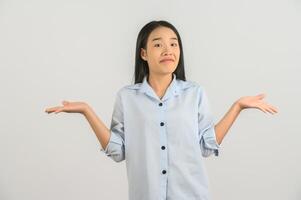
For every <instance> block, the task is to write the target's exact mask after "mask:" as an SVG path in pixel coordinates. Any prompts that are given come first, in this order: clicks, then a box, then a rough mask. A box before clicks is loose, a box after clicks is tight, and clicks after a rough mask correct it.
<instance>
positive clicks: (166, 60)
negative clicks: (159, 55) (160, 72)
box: [160, 58, 174, 62]
mask: <svg viewBox="0 0 301 200" xmlns="http://www.w3.org/2000/svg"><path fill="white" fill-rule="evenodd" d="M160 62H174V60H173V59H171V58H164V59H162V60H160Z"/></svg>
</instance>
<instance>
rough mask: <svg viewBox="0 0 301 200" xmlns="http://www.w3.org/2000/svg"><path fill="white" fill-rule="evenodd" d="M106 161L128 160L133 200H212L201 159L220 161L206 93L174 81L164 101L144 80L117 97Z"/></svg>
mask: <svg viewBox="0 0 301 200" xmlns="http://www.w3.org/2000/svg"><path fill="white" fill-rule="evenodd" d="M110 132H111V136H110V141H109V143H108V145H107V146H106V148H105V149H103V148H101V151H102V152H104V153H105V154H106V155H107V156H109V157H110V158H111V159H113V160H114V161H116V162H121V161H123V160H125V161H126V168H127V177H128V187H129V188H128V194H129V200H167V199H168V200H208V199H209V198H210V196H209V190H208V178H207V174H206V170H205V168H204V163H203V158H204V157H208V156H210V155H211V154H214V155H215V156H218V152H219V147H220V146H219V144H218V143H217V141H216V136H215V130H214V121H213V116H212V114H211V111H210V106H209V102H208V98H207V96H206V93H205V90H204V88H203V87H202V86H201V85H199V84H198V83H196V82H193V81H182V80H180V79H176V75H175V74H173V79H172V82H171V83H170V85H169V86H168V88H167V90H166V92H165V94H164V96H163V97H162V99H160V98H159V97H158V96H157V95H156V93H155V92H154V90H153V89H152V87H151V86H150V85H149V83H148V81H147V79H146V76H145V77H144V79H143V82H142V83H137V84H132V85H127V86H124V87H122V88H121V89H120V90H119V91H118V92H117V97H116V100H115V105H114V110H113V115H112V121H111V127H110Z"/></svg>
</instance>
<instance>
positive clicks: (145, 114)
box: [46, 21, 277, 200]
mask: <svg viewBox="0 0 301 200" xmlns="http://www.w3.org/2000/svg"><path fill="white" fill-rule="evenodd" d="M264 96H265V95H264V94H259V95H257V96H245V97H241V98H239V99H238V100H236V101H235V102H234V103H233V105H232V106H231V108H230V109H229V111H228V112H227V113H226V114H225V116H224V117H223V118H222V119H221V121H220V122H218V123H217V124H216V125H215V124H214V122H213V116H212V114H211V111H210V106H209V102H208V98H207V95H206V92H205V90H204V88H203V87H202V86H201V85H200V84H198V83H196V82H193V81H186V78H185V70H184V57H183V48H182V42H181V38H180V35H179V33H178V31H177V30H176V28H175V27H174V26H173V25H172V24H170V23H168V22H166V21H151V22H149V23H148V24H146V25H145V26H144V27H143V28H142V30H141V31H140V33H139V35H138V38H137V46H136V63H135V84H131V85H126V86H124V87H122V88H121V89H120V90H119V91H118V92H117V97H116V100H115V105H114V110H113V115H112V121H111V127H110V129H108V128H107V127H106V126H105V125H104V124H103V122H102V121H101V120H100V119H99V118H98V117H97V116H96V114H95V113H94V111H93V109H92V108H91V107H90V106H89V105H88V104H87V103H85V102H69V101H63V102H62V104H63V106H57V107H52V108H47V109H46V112H48V113H51V112H54V113H59V112H68V113H81V114H83V115H84V116H85V117H86V119H87V120H88V122H89V124H90V125H91V127H92V129H93V131H94V132H95V134H96V136H97V138H98V140H99V142H100V144H101V146H102V147H103V148H102V149H101V151H103V152H104V153H105V154H106V155H107V156H109V157H110V158H111V159H113V160H114V161H116V162H120V161H123V160H125V161H126V167H127V176H128V185H129V188H128V189H129V190H128V191H129V200H165V199H170V200H183V199H185V200H207V199H209V193H208V179H207V175H206V172H205V169H204V165H203V161H202V159H203V157H208V156H210V155H211V154H214V155H215V156H218V152H219V147H220V144H221V142H222V140H223V138H224V137H225V135H226V133H227V131H228V130H229V128H230V127H231V125H232V124H233V122H234V121H235V119H236V118H237V116H238V115H239V113H240V112H241V111H242V110H243V109H246V108H256V109H260V110H262V111H263V112H265V113H266V112H269V113H272V114H274V113H276V112H277V109H276V108H275V107H274V106H272V105H269V104H267V103H265V102H264V101H263V98H264Z"/></svg>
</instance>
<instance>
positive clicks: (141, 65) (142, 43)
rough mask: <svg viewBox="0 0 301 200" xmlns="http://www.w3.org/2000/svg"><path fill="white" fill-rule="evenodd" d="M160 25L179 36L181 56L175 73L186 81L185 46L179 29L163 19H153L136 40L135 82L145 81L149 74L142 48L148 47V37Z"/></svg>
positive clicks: (178, 77)
mask: <svg viewBox="0 0 301 200" xmlns="http://www.w3.org/2000/svg"><path fill="white" fill-rule="evenodd" d="M158 27H167V28H170V29H171V30H173V32H174V33H175V34H176V35H177V37H178V43H179V46H180V58H179V63H178V66H177V68H176V69H175V71H174V72H173V74H175V75H176V77H177V79H181V80H183V81H186V78H185V69H184V54H183V46H182V41H181V37H180V34H179V33H178V31H177V29H176V28H175V27H174V26H173V25H172V24H171V23H169V22H167V21H164V20H161V21H151V22H149V23H147V24H146V25H144V27H143V28H142V29H141V30H140V32H139V34H138V37H137V42H136V55H135V56H136V58H135V84H136V83H141V82H142V81H143V78H144V76H146V75H149V68H148V64H147V61H145V60H143V59H142V58H141V48H144V49H146V43H147V39H148V37H149V35H150V33H151V32H152V31H153V30H154V29H156V28H158Z"/></svg>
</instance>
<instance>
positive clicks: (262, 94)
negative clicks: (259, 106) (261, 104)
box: [257, 93, 266, 99]
mask: <svg viewBox="0 0 301 200" xmlns="http://www.w3.org/2000/svg"><path fill="white" fill-rule="evenodd" d="M265 96H266V95H265V93H261V94H259V95H257V97H258V98H259V99H263V98H264V97H265Z"/></svg>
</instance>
